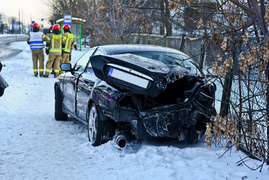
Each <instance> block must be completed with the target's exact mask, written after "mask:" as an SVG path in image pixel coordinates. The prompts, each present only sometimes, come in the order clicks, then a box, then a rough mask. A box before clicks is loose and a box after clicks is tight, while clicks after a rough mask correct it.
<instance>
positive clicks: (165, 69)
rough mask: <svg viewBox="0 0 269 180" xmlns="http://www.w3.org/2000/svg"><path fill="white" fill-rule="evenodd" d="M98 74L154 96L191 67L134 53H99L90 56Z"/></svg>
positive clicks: (120, 85) (126, 87)
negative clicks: (166, 62)
mask: <svg viewBox="0 0 269 180" xmlns="http://www.w3.org/2000/svg"><path fill="white" fill-rule="evenodd" d="M90 62H91V65H92V68H93V71H94V73H95V75H96V76H97V77H98V78H100V79H101V80H104V81H106V82H107V83H108V84H110V85H112V86H114V87H116V88H119V89H121V90H123V91H131V92H135V93H138V94H143V95H149V96H152V97H155V96H158V95H159V94H160V93H162V92H163V91H164V90H165V89H166V87H167V84H168V83H173V82H174V81H176V80H178V79H180V78H182V77H183V76H185V75H187V74H188V73H189V71H190V70H189V69H187V68H184V67H181V66H178V65H169V64H165V63H162V62H160V61H157V60H153V59H149V58H145V57H142V56H138V55H133V54H118V55H97V56H92V57H91V59H90Z"/></svg>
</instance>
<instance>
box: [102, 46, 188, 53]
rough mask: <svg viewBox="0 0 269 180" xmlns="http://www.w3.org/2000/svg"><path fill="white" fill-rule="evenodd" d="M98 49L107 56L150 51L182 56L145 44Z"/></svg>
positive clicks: (168, 49)
mask: <svg viewBox="0 0 269 180" xmlns="http://www.w3.org/2000/svg"><path fill="white" fill-rule="evenodd" d="M98 48H99V49H100V50H103V51H105V52H106V54H107V55H113V54H122V53H128V52H150V51H152V52H169V53H177V54H184V53H182V52H181V51H179V50H176V49H172V48H168V47H162V46H157V45H146V44H111V45H102V46H98ZM184 55H186V54H184Z"/></svg>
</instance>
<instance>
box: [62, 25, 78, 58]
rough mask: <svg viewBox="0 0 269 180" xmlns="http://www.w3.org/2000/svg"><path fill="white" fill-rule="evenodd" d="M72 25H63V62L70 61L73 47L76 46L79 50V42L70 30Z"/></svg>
mask: <svg viewBox="0 0 269 180" xmlns="http://www.w3.org/2000/svg"><path fill="white" fill-rule="evenodd" d="M70 29H71V27H70V25H68V24H66V25H64V27H63V30H64V34H63V57H62V63H69V59H70V55H71V49H72V46H74V48H75V50H77V43H76V41H75V37H74V35H73V34H72V33H71V31H70Z"/></svg>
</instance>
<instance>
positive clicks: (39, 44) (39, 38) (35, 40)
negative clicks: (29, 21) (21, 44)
mask: <svg viewBox="0 0 269 180" xmlns="http://www.w3.org/2000/svg"><path fill="white" fill-rule="evenodd" d="M29 36H30V39H29V43H30V48H31V50H33V49H43V48H44V47H45V45H44V43H43V38H44V37H45V35H43V33H42V32H30V35H29Z"/></svg>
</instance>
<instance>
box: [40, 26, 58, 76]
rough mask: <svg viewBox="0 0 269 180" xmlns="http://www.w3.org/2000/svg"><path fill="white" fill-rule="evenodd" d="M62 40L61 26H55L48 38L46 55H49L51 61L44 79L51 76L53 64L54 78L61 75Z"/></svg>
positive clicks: (48, 63)
mask: <svg viewBox="0 0 269 180" xmlns="http://www.w3.org/2000/svg"><path fill="white" fill-rule="evenodd" d="M62 39H63V36H62V34H61V27H60V25H59V24H55V25H54V26H53V29H52V33H51V34H49V35H48V36H47V44H46V54H48V55H49V59H48V62H47V66H46V72H45V75H44V77H48V76H49V73H50V70H51V66H52V64H54V77H57V76H58V75H59V72H60V63H61V59H62Z"/></svg>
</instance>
